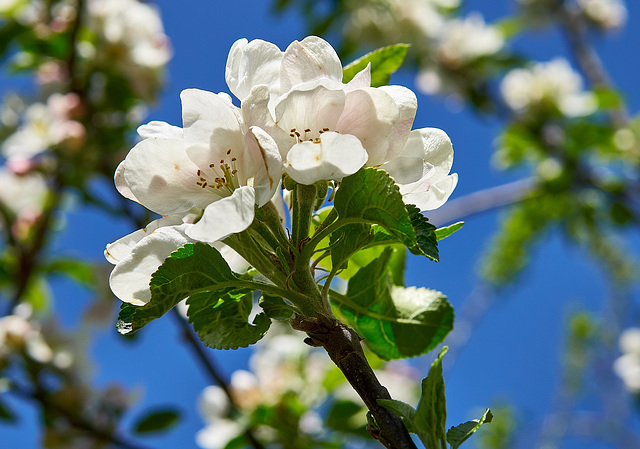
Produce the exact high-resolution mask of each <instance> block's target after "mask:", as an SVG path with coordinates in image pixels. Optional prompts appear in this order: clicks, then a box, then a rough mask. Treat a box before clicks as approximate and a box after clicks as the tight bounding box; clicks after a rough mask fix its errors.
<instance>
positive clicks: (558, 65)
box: [500, 58, 597, 117]
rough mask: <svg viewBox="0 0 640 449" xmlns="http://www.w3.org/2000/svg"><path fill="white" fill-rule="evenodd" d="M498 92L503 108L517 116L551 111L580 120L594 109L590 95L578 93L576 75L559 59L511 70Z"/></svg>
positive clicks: (566, 63) (583, 92)
mask: <svg viewBox="0 0 640 449" xmlns="http://www.w3.org/2000/svg"><path fill="white" fill-rule="evenodd" d="M500 89H501V92H502V96H503V98H504V101H505V102H506V104H507V105H508V106H509V107H510V108H511V109H512V110H513V111H515V112H516V113H518V114H521V115H524V114H537V113H548V112H553V110H554V108H555V110H559V111H560V112H561V113H562V114H564V115H566V116H568V117H580V116H584V115H589V114H591V113H593V112H594V111H595V110H596V107H597V104H596V99H595V97H594V95H593V94H592V93H591V92H585V91H584V90H583V89H582V79H581V78H580V75H579V74H578V73H577V72H575V71H574V70H573V69H572V68H571V66H570V65H569V63H568V62H567V61H566V60H565V59H560V58H558V59H554V60H553V61H550V62H546V63H544V62H543V63H537V64H534V65H532V66H531V67H528V68H521V69H514V70H511V71H510V72H508V73H507V75H506V76H505V77H504V79H503V80H502V84H501V86H500Z"/></svg>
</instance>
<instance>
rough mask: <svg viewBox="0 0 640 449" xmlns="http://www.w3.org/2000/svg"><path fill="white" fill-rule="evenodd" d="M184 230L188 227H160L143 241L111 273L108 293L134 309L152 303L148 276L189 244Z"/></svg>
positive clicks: (184, 225)
mask: <svg viewBox="0 0 640 449" xmlns="http://www.w3.org/2000/svg"><path fill="white" fill-rule="evenodd" d="M187 226H190V225H186V224H183V225H180V226H165V227H161V228H158V229H157V230H156V231H155V232H152V233H151V234H149V235H148V236H146V237H144V238H142V239H141V240H140V241H139V242H138V243H137V244H136V245H135V246H134V247H133V248H132V249H131V252H130V253H129V255H128V256H126V257H125V258H124V259H122V260H120V261H119V262H118V264H117V265H116V267H115V268H114V269H113V271H112V272H111V276H110V277H109V285H110V286H111V291H113V293H114V294H115V295H116V296H117V297H118V298H120V299H121V300H122V301H124V302H127V303H129V304H133V305H134V306H143V305H145V304H147V303H148V302H149V300H150V299H151V291H150V289H149V282H150V281H151V275H152V274H153V273H155V272H156V270H157V269H158V267H160V265H162V263H163V262H164V260H165V259H166V258H167V257H169V255H170V254H171V253H172V252H174V251H175V250H176V249H178V248H181V247H182V246H184V245H185V244H186V243H189V242H192V240H190V239H189V238H188V237H187V236H186V235H185V234H184V228H185V227H187Z"/></svg>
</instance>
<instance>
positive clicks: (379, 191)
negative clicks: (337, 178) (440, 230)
mask: <svg viewBox="0 0 640 449" xmlns="http://www.w3.org/2000/svg"><path fill="white" fill-rule="evenodd" d="M334 207H335V210H336V211H337V212H338V215H339V219H338V221H343V222H346V223H358V222H359V223H370V224H377V225H380V226H382V227H383V228H384V229H386V230H387V231H388V232H389V233H391V235H393V237H395V238H396V239H398V240H399V241H400V242H402V243H403V244H404V245H405V246H406V247H407V248H409V250H410V251H411V252H412V253H413V254H417V255H423V256H427V257H429V258H431V259H433V260H437V258H438V251H437V241H436V238H435V233H434V230H435V227H434V226H433V225H432V224H430V223H429V222H428V220H427V218H426V217H425V216H424V215H422V214H421V213H420V211H419V210H418V209H417V208H416V207H415V206H411V205H409V206H405V204H404V202H403V201H402V195H401V194H400V190H399V188H398V186H397V185H396V184H395V182H394V181H393V178H391V176H389V174H388V173H387V172H385V171H383V170H376V169H375V168H364V169H361V170H360V171H358V172H357V173H355V174H353V175H351V176H347V177H346V178H344V179H343V180H342V184H341V185H340V188H339V189H338V191H337V192H336V196H335V200H334ZM376 232H379V231H376ZM376 238H379V236H378V237H376Z"/></svg>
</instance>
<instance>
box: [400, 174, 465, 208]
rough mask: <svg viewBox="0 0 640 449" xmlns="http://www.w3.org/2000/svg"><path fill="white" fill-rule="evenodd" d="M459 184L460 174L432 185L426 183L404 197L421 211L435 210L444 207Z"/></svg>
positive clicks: (452, 175) (405, 200)
mask: <svg viewBox="0 0 640 449" xmlns="http://www.w3.org/2000/svg"><path fill="white" fill-rule="evenodd" d="M457 184H458V174H457V173H453V174H451V175H449V176H446V177H444V178H443V179H440V180H439V181H437V182H435V183H433V184H431V183H429V181H425V182H424V183H423V184H422V185H421V186H418V188H416V189H415V190H414V191H413V192H410V193H406V194H403V195H402V198H403V200H404V202H405V203H407V204H415V205H416V206H417V207H418V209H420V210H433V209H437V208H438V207H440V206H442V205H443V204H444V203H445V202H446V201H447V200H448V199H449V196H451V193H452V192H453V190H454V189H455V188H456V185H457Z"/></svg>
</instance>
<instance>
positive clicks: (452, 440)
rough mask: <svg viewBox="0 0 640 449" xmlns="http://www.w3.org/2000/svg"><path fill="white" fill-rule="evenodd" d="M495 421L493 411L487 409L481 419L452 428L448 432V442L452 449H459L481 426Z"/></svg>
mask: <svg viewBox="0 0 640 449" xmlns="http://www.w3.org/2000/svg"><path fill="white" fill-rule="evenodd" d="M491 421H493V414H492V413H491V410H489V409H487V410H486V411H485V412H484V414H483V415H482V417H481V418H480V419H474V420H472V421H467V422H465V423H462V424H459V425H457V426H455V427H452V428H451V429H449V430H448V431H447V441H448V442H449V444H450V445H451V449H458V448H459V447H460V445H461V444H462V443H464V442H465V441H466V440H467V439H468V438H469V437H470V436H471V435H473V434H474V433H475V432H476V430H478V429H479V428H480V426H481V425H483V424H485V423H487V424H488V423H490V422H491Z"/></svg>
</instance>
